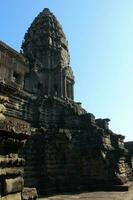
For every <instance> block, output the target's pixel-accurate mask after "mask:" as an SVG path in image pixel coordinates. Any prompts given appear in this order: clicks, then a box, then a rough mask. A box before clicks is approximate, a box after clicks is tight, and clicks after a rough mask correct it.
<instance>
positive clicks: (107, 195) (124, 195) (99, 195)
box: [39, 189, 133, 200]
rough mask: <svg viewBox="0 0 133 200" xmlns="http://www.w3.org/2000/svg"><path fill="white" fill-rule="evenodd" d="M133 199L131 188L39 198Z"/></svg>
mask: <svg viewBox="0 0 133 200" xmlns="http://www.w3.org/2000/svg"><path fill="white" fill-rule="evenodd" d="M78 199H79V200H133V189H132V190H130V191H127V192H84V193H79V194H64V195H55V196H50V197H41V198H39V200H78Z"/></svg>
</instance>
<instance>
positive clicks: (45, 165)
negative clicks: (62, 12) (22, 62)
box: [15, 9, 130, 194]
mask: <svg viewBox="0 0 133 200" xmlns="http://www.w3.org/2000/svg"><path fill="white" fill-rule="evenodd" d="M22 53H23V56H24V58H27V60H28V63H29V64H28V72H26V75H24V77H23V80H25V81H24V88H23V91H24V94H25V95H26V97H25V96H24V97H23V98H24V99H23V102H25V104H22V103H21V104H20V105H18V108H20V109H21V107H22V106H23V107H22V109H21V110H22V111H21V112H22V116H21V118H22V119H24V120H25V121H27V122H29V123H30V125H31V137H30V139H29V140H28V142H27V143H26V145H25V147H24V149H23V152H22V154H23V156H24V158H25V159H26V161H27V165H26V166H25V177H24V178H25V185H26V186H28V187H29V186H30V187H36V188H37V190H38V193H39V194H45V193H49V192H60V191H61V192H62V191H63V192H64V191H73V190H78V189H79V188H82V189H83V188H84V189H86V188H89V187H91V186H92V185H94V184H100V185H101V183H102V184H104V185H105V186H106V185H107V184H123V183H125V182H126V181H127V180H128V177H129V173H128V171H130V170H127V169H128V168H127V166H128V165H127V163H126V157H125V155H126V149H125V148H124V137H123V136H122V135H117V134H115V133H113V132H112V131H111V130H110V129H109V125H108V122H109V119H107V118H106V119H95V116H94V115H93V114H91V113H88V112H87V111H86V110H84V109H83V108H82V106H81V104H79V103H77V102H75V101H74V98H73V96H74V94H73V93H74V92H73V87H74V76H73V73H72V70H71V67H70V56H69V51H68V44H67V40H66V38H65V35H64V33H63V30H62V27H61V25H60V24H59V22H58V21H57V19H56V18H55V16H54V15H53V14H52V13H51V12H50V11H49V9H44V10H43V11H42V12H41V13H40V14H39V15H38V16H37V17H36V18H35V20H34V21H33V23H32V24H31V26H30V28H29V29H28V31H27V33H26V34H25V38H24V41H23V44H22ZM15 77H16V76H15ZM15 80H16V81H17V77H16V79H15ZM21 96H22V95H21ZM15 113H16V116H17V117H18V112H15Z"/></svg>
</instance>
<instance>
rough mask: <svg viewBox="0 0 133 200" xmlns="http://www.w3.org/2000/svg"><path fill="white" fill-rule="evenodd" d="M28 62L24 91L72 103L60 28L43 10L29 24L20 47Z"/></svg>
mask: <svg viewBox="0 0 133 200" xmlns="http://www.w3.org/2000/svg"><path fill="white" fill-rule="evenodd" d="M22 49H23V54H24V56H25V57H26V58H27V59H28V60H29V61H30V73H29V74H28V75H27V78H26V81H25V88H26V89H27V90H28V91H29V92H31V93H34V94H37V93H41V94H44V95H47V96H57V97H60V98H68V99H72V100H73V86H74V76H73V72H72V70H71V67H70V57H69V51H68V44H67V40H66V37H65V35H64V33H63V30H62V27H61V25H60V24H59V22H58V21H57V19H56V18H55V16H54V15H53V14H52V13H51V12H50V10H49V9H48V8H45V9H44V10H43V11H42V12H41V13H40V14H39V15H38V16H37V17H36V18H35V20H34V21H33V23H32V24H31V26H30V28H29V29H28V32H27V33H26V34H25V38H24V41H23V44H22Z"/></svg>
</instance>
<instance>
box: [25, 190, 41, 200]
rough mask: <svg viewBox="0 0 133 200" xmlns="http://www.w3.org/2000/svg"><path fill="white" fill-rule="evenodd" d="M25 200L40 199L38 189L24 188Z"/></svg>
mask: <svg viewBox="0 0 133 200" xmlns="http://www.w3.org/2000/svg"><path fill="white" fill-rule="evenodd" d="M22 197H23V200H36V199H37V197H38V194H37V191H36V188H24V189H23V192H22Z"/></svg>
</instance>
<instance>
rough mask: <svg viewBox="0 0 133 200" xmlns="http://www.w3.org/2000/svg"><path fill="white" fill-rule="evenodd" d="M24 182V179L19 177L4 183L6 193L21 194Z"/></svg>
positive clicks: (6, 180)
mask: <svg viewBox="0 0 133 200" xmlns="http://www.w3.org/2000/svg"><path fill="white" fill-rule="evenodd" d="M23 186H24V180H23V178H22V177H20V176H18V177H17V178H9V179H5V181H4V193H5V194H6V195H7V194H12V193H17V192H21V191H22V190H23Z"/></svg>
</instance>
